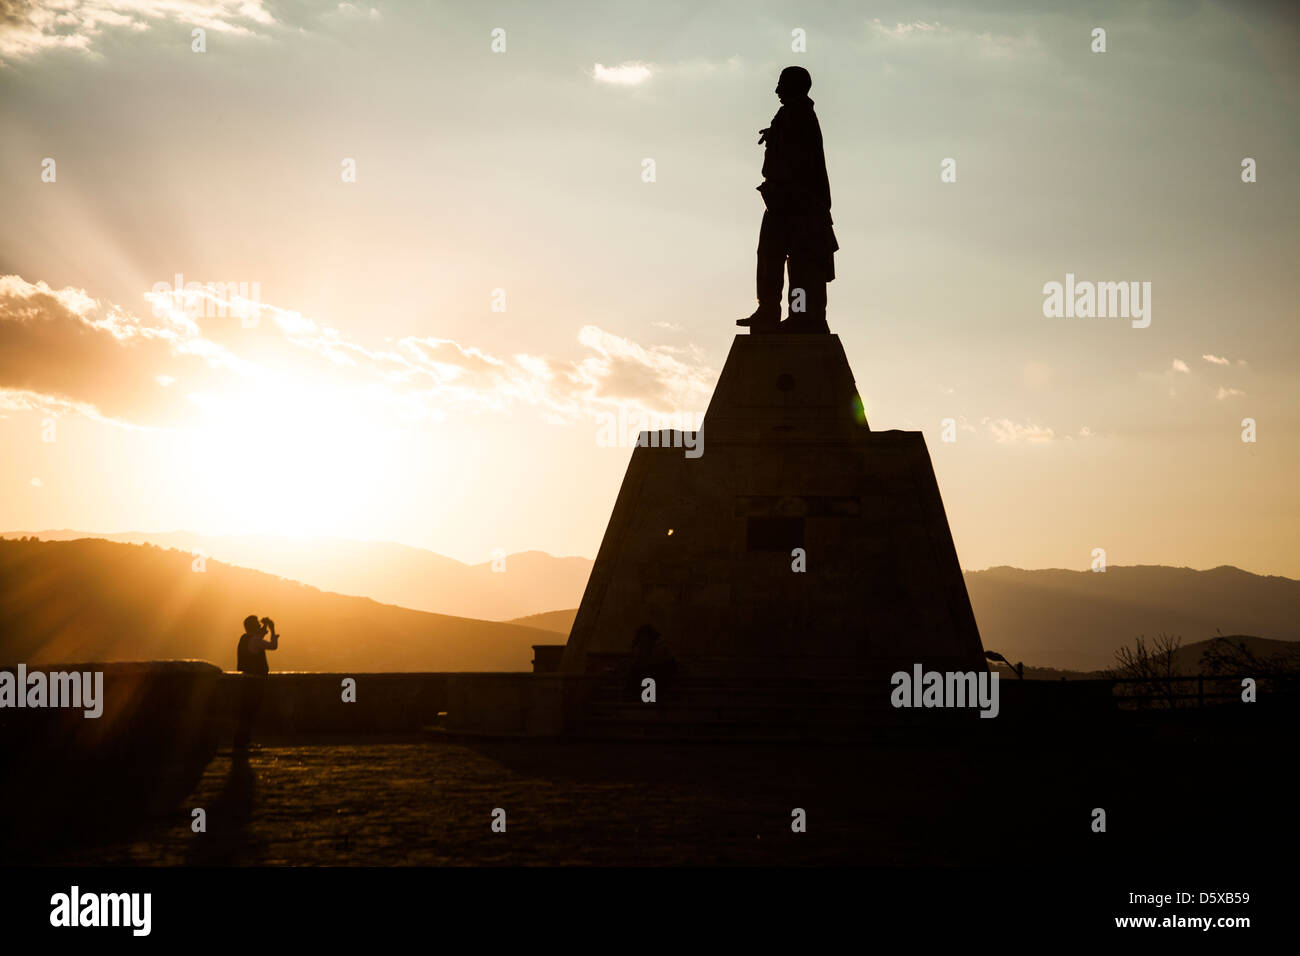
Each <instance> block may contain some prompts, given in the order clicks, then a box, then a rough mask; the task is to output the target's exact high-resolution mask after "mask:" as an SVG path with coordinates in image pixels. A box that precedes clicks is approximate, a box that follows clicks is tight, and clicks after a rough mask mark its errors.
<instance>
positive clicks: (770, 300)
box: [736, 211, 786, 331]
mask: <svg viewBox="0 0 1300 956" xmlns="http://www.w3.org/2000/svg"><path fill="white" fill-rule="evenodd" d="M785 246H786V237H785V234H784V230H783V229H782V228H781V223H780V220H779V217H777V216H774V215H773V214H772V213H771V212H770V211H769V212H764V213H763V224H762V226H761V227H760V228H759V231H758V265H757V269H756V272H755V286H756V292H757V295H758V309H757V310H755V312H754V314H753V315H751V316H750V317H749V318H748V319H741V320H740V321H739V322H737V323H736V324H737V325H746V326H749V327H750V328H753V329H763V330H765V331H770V330H772V329H774V328H775V327H776V326H777V325H778V324H779V323H780V321H781V290H782V289H783V288H784V286H785Z"/></svg>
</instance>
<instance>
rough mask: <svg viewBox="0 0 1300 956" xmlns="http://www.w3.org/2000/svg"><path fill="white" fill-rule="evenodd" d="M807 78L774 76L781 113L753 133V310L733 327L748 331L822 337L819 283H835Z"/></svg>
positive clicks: (793, 69)
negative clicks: (758, 210) (758, 211)
mask: <svg viewBox="0 0 1300 956" xmlns="http://www.w3.org/2000/svg"><path fill="white" fill-rule="evenodd" d="M811 88H812V77H811V76H809V75H808V71H807V70H805V69H804V68H803V67H799V66H789V67H786V68H785V69H784V70H782V71H781V77H780V79H779V80H778V81H777V84H776V95H777V98H778V99H779V100H780V101H781V108H780V109H779V110H777V111H776V115H775V116H773V117H772V125H771V126H769V127H768V128H767V129H765V130H760V131H759V134H758V141H759V142H760V143H763V142H766V144H767V148H766V152H765V154H764V157H763V184H762V185H761V186H759V187H757V188H758V191H759V194H760V195H762V197H763V202H764V204H766V206H767V210H766V212H764V213H763V224H762V226H761V227H760V228H759V232H758V274H757V286H758V309H757V310H756V311H755V312H754V314H753V315H751V316H749V317H748V318H744V319H738V320H737V321H736V324H737V325H742V326H747V327H748V328H749V329H750V330H751V331H752V332H829V331H830V329H829V328H828V327H827V325H826V283H828V282H830V281H831V280H832V279H834V278H835V251H836V250H837V249H839V247H840V246H839V242H837V241H836V239H835V231H834V229H832V228H831V187H830V179H829V177H828V176H827V175H826V153H825V151H824V150H823V148H822V131H821V126H820V125H819V124H818V122H817V114H816V113H815V112H813V101H812V100H810V99H809V98H808V91H809V89H811ZM787 260H788V264H789V269H790V293H789V316H788V317H787V319H786V321H785V322H784V323H782V322H781V289H782V287H783V285H784V283H785V271H786V265H787Z"/></svg>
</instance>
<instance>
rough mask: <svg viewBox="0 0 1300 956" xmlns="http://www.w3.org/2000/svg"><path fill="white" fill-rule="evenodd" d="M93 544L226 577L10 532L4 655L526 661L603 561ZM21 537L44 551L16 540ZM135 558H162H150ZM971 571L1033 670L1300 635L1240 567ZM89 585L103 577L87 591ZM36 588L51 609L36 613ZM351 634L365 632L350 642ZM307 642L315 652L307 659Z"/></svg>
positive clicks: (422, 664)
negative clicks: (259, 647)
mask: <svg viewBox="0 0 1300 956" xmlns="http://www.w3.org/2000/svg"><path fill="white" fill-rule="evenodd" d="M26 534H35V535H36V536H37V537H39V538H41V539H43V540H45V541H49V540H54V539H63V540H69V539H75V538H84V537H86V535H85V534H84V533H79V532H72V531H61V532H34V533H28V532H7V533H5V537H6V538H10V539H12V538H15V537H18V536H22V535H26ZM95 537H97V538H108V539H112V540H114V541H148V542H151V543H154V544H157V545H159V546H163V547H170V548H184V549H185V550H191V551H196V552H202V553H204V554H206V555H208V556H210V558H211V559H212V560H209V561H208V562H207V568H208V569H209V572H208V573H209V574H213V573H215V574H216V575H217V576H216V577H209V578H206V579H204V580H206V581H207V582H208V586H207V587H206V588H198V587H197V579H203V578H204V576H203V575H200V574H194V573H193V572H192V571H191V570H190V560H191V559H190V557H189V556H188V555H186V554H184V553H181V552H179V551H178V552H174V553H172V557H171V558H168V559H167V561H174V562H176V563H175V566H174V567H173V566H172V565H171V564H168V563H167V561H164V560H163V557H162V556H166V555H167V554H168V552H166V551H161V552H160V551H156V550H154V549H140V548H131V547H128V546H127V545H125V544H112V543H111V541H101V542H100V543H99V545H98V546H97V547H88V545H91V544H93V542H84V541H83V542H77V544H78V545H79V547H77V548H74V549H71V550H69V551H67V552H65V554H66V555H67V557H66V558H58V559H56V558H55V557H54V554H55V552H48V553H46V556H45V559H44V560H43V561H39V562H35V563H29V562H28V561H27V560H26V559H27V557H30V556H31V555H37V554H40V553H41V552H40V550H39V549H40V545H39V543H35V542H15V541H8V542H3V543H0V547H5V546H6V545H7V546H9V549H12V550H9V549H6V551H5V552H4V553H5V555H6V557H5V560H4V561H3V563H0V613H5V614H6V619H5V623H4V625H3V628H4V632H3V633H4V638H3V641H2V642H0V651H3V652H4V653H0V657H6V658H11V659H13V660H19V659H30V658H21V657H14V656H13V653H12V651H13V649H15V648H18V647H24V646H25V647H27V648H28V649H29V650H34V649H36V648H37V647H42V646H44V644H43V643H42V641H43V642H44V643H45V644H49V645H51V646H52V647H54V648H58V649H63V648H72V647H84V648H86V651H87V653H89V652H90V649H92V648H95V649H98V650H97V653H101V654H107V655H108V656H107V657H104V658H103V659H128V658H140V657H150V656H155V657H156V656H171V657H204V658H206V659H209V660H213V661H214V662H217V663H221V664H223V666H230V663H229V662H228V661H227V660H226V658H228V657H230V655H231V653H233V652H232V651H231V650H230V648H229V647H227V645H230V646H231V647H233V641H234V639H235V637H237V636H238V631H239V621H240V620H242V618H243V617H244V615H245V614H248V613H253V612H256V613H258V614H268V615H270V616H271V617H274V618H275V619H276V621H277V623H278V624H279V625H280V627H281V630H282V631H284V633H285V634H286V635H289V634H291V633H292V634H296V635H299V636H302V635H305V634H311V635H316V634H319V635H320V639H319V641H318V640H315V639H314V638H313V640H311V641H310V642H307V643H306V645H304V644H301V643H293V642H290V641H286V644H285V649H284V650H283V651H281V652H279V653H280V655H281V656H280V657H279V658H277V661H278V664H276V665H273V666H278V667H279V668H280V669H304V670H321V669H332V668H334V667H343V668H344V669H348V668H351V669H369V670H388V669H391V670H448V669H455V670H528V669H529V668H530V661H531V659H532V651H531V645H532V644H542V643H562V642H563V641H564V639H565V637H566V636H567V633H568V628H569V626H570V625H571V623H572V618H573V614H574V610H573V609H574V608H575V607H576V606H577V604H578V603H579V602H580V600H581V597H582V592H583V589H584V587H585V586H586V580H587V576H588V574H589V572H590V569H591V565H592V562H591V561H590V560H588V559H586V558H554V557H551V556H550V555H547V554H545V553H543V552H538V551H530V552H525V553H522V554H517V555H509V556H507V558H506V563H505V568H506V570H505V571H504V572H502V573H497V572H493V571H492V570H491V564H490V562H487V563H484V564H480V565H466V564H463V563H462V562H459V561H455V560H453V559H451V558H446V557H443V556H441V555H438V554H435V553H433V552H430V551H425V550H423V549H420V548H412V547H408V546H405V545H399V544H391V543H385V542H351V541H341V540H330V539H325V540H311V541H302V540H296V539H284V538H270V537H262V536H240V537H206V536H200V535H195V534H191V533H188V532H176V533H172V534H147V533H127V534H120V535H96V536H95ZM26 546H31V547H33V548H35V549H36V550H33V551H31V552H27V551H23V550H21V548H22V547H26ZM141 551H144V552H145V553H146V554H148V555H151V556H150V557H149V559H148V560H147V561H146V560H144V559H143V558H142V557H141V555H140V553H139V552H141ZM222 562H229V563H234V564H246V566H247V567H249V568H258V569H260V570H262V571H266V572H270V574H275V575H280V576H282V577H286V578H292V579H294V581H302V582H305V583H306V584H308V585H311V587H302V586H301V585H298V584H295V583H293V582H291V581H279V580H277V579H276V578H272V577H270V576H269V575H267V574H261V575H259V574H257V573H256V572H255V571H252V570H245V569H244V568H234V567H224V565H223V564H222ZM177 568H180V569H182V570H183V571H184V572H185V574H186V575H189V577H188V578H186V579H185V581H184V583H179V584H178V582H177V581H175V580H173V576H174V575H176V574H177V573H179V572H178V571H177V570H176V569H177ZM214 569H215V570H214ZM119 576H120V577H121V578H123V580H124V583H123V585H122V588H123V590H124V591H129V592H130V594H131V595H132V596H131V598H130V600H127V598H126V597H125V596H116V595H115V591H114V589H113V587H112V586H111V581H112V579H113V578H115V577H119ZM965 578H966V586H967V590H968V592H969V594H970V598H971V604H972V606H973V608H974V610H975V617H976V620H977V621H978V623H979V627H980V633H981V636H982V638H983V641H984V646H985V648H986V649H989V650H996V651H999V652H1000V653H1002V654H1004V655H1005V656H1006V657H1008V658H1009V659H1011V660H1012V661H1017V660H1022V661H1024V662H1025V663H1026V664H1027V665H1031V666H1036V667H1054V668H1060V669H1065V670H1075V671H1092V670H1098V669H1102V668H1106V667H1109V666H1111V665H1112V663H1113V660H1114V652H1115V649H1116V648H1117V647H1119V646H1120V645H1122V644H1131V643H1132V641H1133V639H1134V638H1135V637H1137V636H1138V635H1146V636H1147V637H1155V636H1156V635H1158V634H1161V633H1168V634H1175V635H1178V636H1180V637H1181V638H1182V639H1183V643H1184V644H1185V645H1188V644H1193V643H1196V642H1199V641H1204V640H1207V639H1209V638H1212V637H1214V636H1216V635H1217V634H1224V635H1229V634H1247V635H1254V636H1258V637H1263V638H1272V639H1278V640H1287V641H1295V640H1300V613H1297V612H1298V611H1300V582H1298V581H1294V580H1292V579H1289V578H1282V577H1276V576H1263V575H1256V574H1251V573H1249V572H1246V571H1241V570H1239V569H1237V568H1232V567H1220V568H1214V569H1212V570H1208V571H1196V570H1193V569H1190V568H1170V567H1163V566H1138V567H1116V566H1112V567H1110V568H1108V569H1107V571H1106V572H1104V573H1093V572H1089V571H1066V570H1057V569H1048V570H1031V571H1025V570H1020V569H1017V568H1008V567H999V568H990V569H988V570H985V571H968V572H965ZM127 579H137V580H129V581H128V580H127ZM88 582H89V583H91V584H94V585H95V586H94V587H91V588H88V587H87V584H88ZM178 588H179V590H177V589H178ZM316 588H321V589H322V591H334V592H339V593H335V594H329V593H322V592H320V591H316V590H315V589H316ZM37 591H39V593H41V594H42V595H44V598H43V600H44V601H45V602H47V603H48V604H49V606H48V607H44V606H43V607H42V608H37V609H34V608H32V607H31V606H30V602H31V598H32V595H33V594H34V593H37ZM70 595H75V596H76V598H75V600H74V599H72V598H70V597H69V596H70ZM343 595H360V596H362V597H365V598H372V599H373V600H361V599H360V598H348V597H343ZM376 601H378V602H381V603H378V604H376V603H375V602H376ZM101 604H102V605H103V607H102V608H100V609H99V610H96V608H97V607H99V605H101ZM387 605H400V606H398V607H390V606H387ZM153 607H162V608H163V609H167V608H171V607H176V608H183V609H185V617H184V618H183V620H184V627H183V628H182V629H179V630H178V629H177V628H176V627H173V628H172V630H171V631H165V630H163V629H162V628H163V627H164V623H165V620H166V619H165V618H163V617H159V616H158V615H152V616H151V613H150V608H153ZM406 608H412V609H413V610H406ZM126 610H130V611H132V612H137V611H138V612H139V613H141V614H142V615H144V616H145V619H146V620H147V625H146V626H145V629H144V631H142V632H141V633H139V634H134V633H130V632H129V627H128V625H127V624H126V620H125V619H121V614H122V613H124V612H125V611H126ZM421 611H430V612H433V613H427V614H423V613H420V612H421ZM15 613H17V614H20V615H26V617H14V616H12V615H13V614H15ZM59 615H63V618H62V619H59V618H58V616H59ZM97 615H100V616H99V617H97ZM205 615H210V616H213V617H214V618H215V619H214V620H211V621H210V620H209V619H208V617H207V616H205ZM101 617H102V620H101ZM465 618H487V619H490V620H465ZM509 619H513V620H509ZM110 621H111V622H114V623H113V624H112V626H111V627H110V624H109V622H110ZM21 622H26V623H25V624H21ZM20 624H21V626H24V627H35V628H36V633H39V634H44V638H42V639H41V640H36V638H35V637H32V640H33V641H35V644H32V643H26V644H22V643H19V644H15V643H14V642H13V639H12V636H11V633H10V632H11V630H12V629H13V628H14V627H16V626H20ZM232 627H233V632H232ZM348 634H361V635H370V636H369V637H363V638H361V640H362V642H363V644H362V646H359V647H358V648H357V649H355V650H354V649H353V647H352V640H353V639H352V638H349V637H347V636H346V635H348ZM365 644H372V645H373V646H372V647H370V648H368V649H367V648H366V647H365V646H364V645H365ZM309 647H314V648H316V650H314V651H311V652H310V653H308V648H309ZM128 648H129V652H128V650H127V649H128ZM213 655H215V656H213ZM304 655H305V656H304ZM92 656H93V655H92ZM45 659H46V660H52V659H53V658H50V657H46V658H45ZM62 659H64V660H69V659H71V658H69V657H68V656H67V655H66V654H64V655H62ZM343 661H348V662H351V663H347V664H343V663H340V662H343ZM385 661H387V662H388V663H384V662H385Z"/></svg>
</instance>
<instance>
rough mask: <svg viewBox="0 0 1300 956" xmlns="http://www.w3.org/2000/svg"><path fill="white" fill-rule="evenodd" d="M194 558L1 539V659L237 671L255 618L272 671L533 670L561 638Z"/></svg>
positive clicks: (134, 548) (124, 547)
mask: <svg viewBox="0 0 1300 956" xmlns="http://www.w3.org/2000/svg"><path fill="white" fill-rule="evenodd" d="M192 565H193V557H192V556H191V555H190V554H187V553H186V552H183V551H171V550H163V549H161V548H156V547H151V546H147V545H129V544H119V543H116V542H111V541H103V540H80V541H60V542H42V541H12V540H0V661H4V662H7V663H18V662H25V663H28V664H42V663H56V662H74V661H112V660H153V659H166V658H201V659H203V660H207V661H211V662H212V663H214V664H217V665H219V666H221V667H223V668H225V669H227V670H233V669H234V666H235V646H236V644H237V642H238V639H239V635H240V633H241V632H242V631H243V620H244V618H245V617H246V616H247V615H249V614H257V615H259V616H268V617H271V618H273V619H274V620H275V622H276V626H277V628H278V629H279V630H280V632H281V634H282V635H283V639H282V640H281V643H280V648H279V650H276V651H273V652H270V654H269V659H270V664H271V668H272V670H276V671H285V670H309V671H344V672H366V671H421V670H429V671H485V670H486V671H497V670H500V671H527V670H531V669H532V665H531V661H532V645H533V644H546V643H550V644H554V643H558V642H557V641H556V638H555V635H554V634H553V633H551V632H549V631H541V630H536V629H533V628H528V627H520V626H518V625H515V624H504V623H498V622H495V621H476V620H467V619H465V618H460V617H451V616H448V615H443V614H429V613H426V612H424V611H413V610H409V609H407V608H401V607H393V606H392V605H387V604H379V603H376V602H375V601H372V600H370V599H368V598H358V597H347V596H344V595H340V594H331V593H328V592H324V591H319V590H317V589H316V588H313V587H308V586H307V585H305V584H299V583H297V582H294V581H286V580H283V579H282V578H277V577H273V576H271V575H269V574H264V573H262V572H259V571H252V570H249V569H247V568H237V567H230V566H228V565H225V564H222V563H220V562H217V561H208V562H206V566H205V568H204V570H203V571H202V572H201V573H200V572H196V571H195V570H194V569H193V566H192Z"/></svg>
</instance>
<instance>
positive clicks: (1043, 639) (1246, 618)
mask: <svg viewBox="0 0 1300 956" xmlns="http://www.w3.org/2000/svg"><path fill="white" fill-rule="evenodd" d="M966 590H967V592H968V593H969V594H970V599H971V606H972V607H973V608H974V610H975V619H976V621H977V622H978V623H979V629H980V636H981V637H982V638H983V640H984V647H985V649H987V650H995V651H999V652H1000V653H1002V654H1003V655H1005V656H1006V657H1007V658H1009V659H1010V660H1012V661H1024V662H1025V663H1026V664H1034V665H1038V666H1042V667H1059V668H1065V669H1069V670H1079V671H1092V670H1099V669H1103V668H1107V667H1110V666H1111V665H1112V664H1113V663H1114V654H1115V649H1116V648H1118V647H1119V646H1121V645H1125V644H1132V643H1133V639H1134V638H1136V637H1137V636H1139V635H1145V636H1146V637H1148V638H1153V637H1156V636H1157V635H1159V634H1162V633H1164V634H1173V635H1177V636H1179V637H1181V638H1182V640H1183V643H1184V644H1185V645H1186V644H1194V643H1197V642H1199V641H1204V640H1208V639H1209V638H1212V637H1215V636H1216V635H1217V634H1225V635H1227V634H1253V635H1258V636H1259V637H1264V638H1272V639H1275V640H1285V641H1295V640H1300V581H1293V580H1292V579H1290V578H1283V577H1272V576H1268V577H1265V576H1263V575H1258V574H1251V573H1249V572H1247V571H1242V570H1239V569H1238V568H1233V567H1219V568H1214V569H1213V570H1210V571H1195V570H1193V569H1191V568H1169V567H1164V566H1160V565H1155V566H1147V565H1140V566H1137V567H1113V566H1112V567H1110V568H1107V570H1106V571H1105V572H1102V573H1094V572H1092V571H1063V570H1056V569H1050V570H1040V571H1022V570H1020V569H1018V568H1006V567H1000V568H990V569H988V570H987V571H968V572H966Z"/></svg>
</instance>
